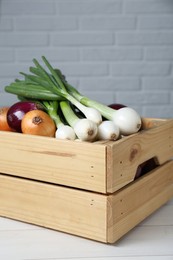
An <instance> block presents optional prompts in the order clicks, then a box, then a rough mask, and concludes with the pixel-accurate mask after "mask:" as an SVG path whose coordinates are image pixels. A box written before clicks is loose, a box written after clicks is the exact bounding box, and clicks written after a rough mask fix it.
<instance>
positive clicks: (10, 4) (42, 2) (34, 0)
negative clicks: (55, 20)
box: [1, 0, 55, 15]
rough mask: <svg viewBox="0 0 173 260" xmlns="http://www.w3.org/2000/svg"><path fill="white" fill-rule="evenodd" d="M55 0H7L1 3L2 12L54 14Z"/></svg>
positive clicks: (7, 13)
mask: <svg viewBox="0 0 173 260" xmlns="http://www.w3.org/2000/svg"><path fill="white" fill-rule="evenodd" d="M53 3H54V1H53V0H49V1H47V0H25V1H22V0H5V1H2V3H1V12H2V13H3V14H5V15H26V14H27V15H28V14H37V15H42V14H54V13H55V6H54V4H53Z"/></svg>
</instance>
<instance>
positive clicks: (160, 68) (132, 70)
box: [111, 62, 171, 76]
mask: <svg viewBox="0 0 173 260" xmlns="http://www.w3.org/2000/svg"><path fill="white" fill-rule="evenodd" d="M170 69H171V64H169V63H161V62H160V63H158V62H157V63H156V62H151V63H147V62H124V63H123V62H117V63H114V64H111V74H112V75H117V76H130V75H131V76H149V75H153V76H156V75H158V76H160V75H162V76H163V75H168V74H169V73H170Z"/></svg>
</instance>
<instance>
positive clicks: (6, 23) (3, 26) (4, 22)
mask: <svg viewBox="0 0 173 260" xmlns="http://www.w3.org/2000/svg"><path fill="white" fill-rule="evenodd" d="M12 28H13V24H12V19H11V18H7V17H0V31H10V30H12Z"/></svg>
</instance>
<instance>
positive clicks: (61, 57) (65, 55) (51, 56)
mask: <svg viewBox="0 0 173 260" xmlns="http://www.w3.org/2000/svg"><path fill="white" fill-rule="evenodd" d="M43 55H44V56H45V57H46V58H47V59H48V60H49V61H50V62H57V65H58V63H59V62H62V61H67V62H69V61H78V60H79V57H80V55H79V49H77V48H70V47H69V48H63V47H62V48H61V47H60V48H44V47H43V48H29V49H28V48H20V49H17V50H16V58H17V60H18V61H22V62H23V61H31V60H32V59H33V58H36V59H38V60H41V56H43Z"/></svg>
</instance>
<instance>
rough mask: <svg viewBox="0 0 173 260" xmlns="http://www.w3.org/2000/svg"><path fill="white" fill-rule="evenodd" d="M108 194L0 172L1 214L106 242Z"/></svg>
mask: <svg viewBox="0 0 173 260" xmlns="http://www.w3.org/2000/svg"><path fill="white" fill-rule="evenodd" d="M106 205H107V203H106V196H105V195H101V194H96V193H93V192H84V191H81V190H75V189H71V188H64V187H61V186H57V185H52V184H45V183H40V182H36V181H30V180H25V179H21V178H17V177H10V176H7V175H1V174H0V215H1V216H4V217H8V218H12V219H17V220H21V221H24V222H28V223H33V224H37V225H40V226H44V227H48V228H52V229H56V230H60V231H63V232H68V233H71V234H75V235H78V236H83V237H87V238H91V239H94V240H99V241H102V242H106V233H107V231H106V228H107V225H106V219H107V218H106Z"/></svg>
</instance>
